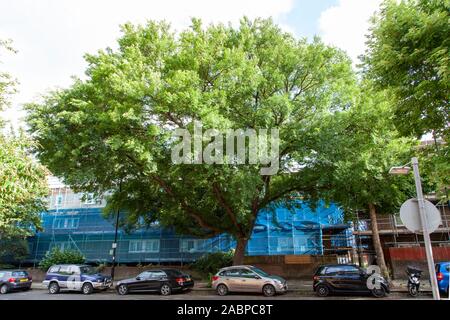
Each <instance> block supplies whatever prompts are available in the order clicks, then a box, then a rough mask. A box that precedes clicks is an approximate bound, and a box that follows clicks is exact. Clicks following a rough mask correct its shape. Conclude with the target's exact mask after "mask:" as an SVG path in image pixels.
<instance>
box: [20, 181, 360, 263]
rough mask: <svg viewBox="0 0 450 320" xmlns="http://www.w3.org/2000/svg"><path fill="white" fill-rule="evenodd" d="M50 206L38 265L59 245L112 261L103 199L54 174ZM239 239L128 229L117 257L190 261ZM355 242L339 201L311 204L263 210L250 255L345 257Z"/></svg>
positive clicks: (34, 255) (37, 240) (35, 250)
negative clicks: (74, 188)
mask: <svg viewBox="0 0 450 320" xmlns="http://www.w3.org/2000/svg"><path fill="white" fill-rule="evenodd" d="M49 185H50V189H51V194H50V196H49V210H48V211H47V212H44V213H42V214H41V217H42V226H43V231H41V232H38V233H36V235H35V236H33V237H30V238H29V246H30V256H29V258H28V260H27V261H26V262H28V263H33V264H35V263H37V262H39V261H40V260H41V259H42V257H43V256H44V255H45V254H46V252H47V251H49V250H51V249H52V248H54V247H58V248H60V249H68V248H70V249H74V250H78V251H80V252H81V253H82V254H83V255H84V256H85V257H86V260H87V261H88V262H92V263H108V262H111V259H112V256H111V251H112V244H113V242H114V233H115V225H114V223H115V222H114V221H112V220H109V219H106V218H105V217H104V216H103V213H102V210H103V208H104V207H105V204H106V203H105V201H104V200H103V199H95V198H94V197H93V196H92V195H90V194H77V193H74V192H72V190H71V189H70V188H68V187H67V186H65V185H64V184H62V183H61V182H59V181H58V180H57V179H56V178H53V177H51V178H49ZM234 245H235V242H234V240H233V238H232V237H231V236H229V235H227V234H223V235H219V236H216V237H213V238H210V239H198V238H193V237H189V236H183V235H178V234H176V233H175V232H174V231H173V230H172V229H171V228H162V227H160V226H159V225H158V224H153V225H151V226H149V227H148V228H145V229H139V230H135V231H133V232H131V233H127V232H126V231H125V230H121V229H119V231H118V241H117V252H116V254H117V258H116V261H117V262H119V263H122V264H138V263H140V264H150V263H152V264H154V263H158V264H164V263H189V262H192V261H194V260H196V259H198V258H199V257H200V256H202V255H204V254H205V253H209V252H216V251H228V250H230V249H233V248H234ZM353 246H354V241H353V235H352V231H351V228H350V225H348V224H345V223H344V215H343V212H342V210H341V209H340V208H338V207H337V206H336V205H334V204H331V205H326V204H325V203H322V202H320V203H318V205H317V208H316V209H314V210H313V209H311V208H310V207H309V206H308V205H307V204H306V203H302V205H301V208H299V209H296V210H294V212H292V211H289V210H288V209H286V208H283V207H280V208H277V209H276V210H275V212H273V211H267V210H262V211H261V212H260V213H259V215H258V219H257V221H256V223H255V227H254V230H253V233H252V236H251V239H250V240H249V243H248V246H247V255H290V254H295V255H323V254H340V255H345V254H347V253H348V251H349V250H350V249H351V248H352V247H353Z"/></svg>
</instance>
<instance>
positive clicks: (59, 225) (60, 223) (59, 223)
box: [53, 218, 80, 229]
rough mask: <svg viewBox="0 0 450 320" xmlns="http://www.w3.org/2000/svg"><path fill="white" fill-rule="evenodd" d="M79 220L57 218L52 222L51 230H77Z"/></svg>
mask: <svg viewBox="0 0 450 320" xmlns="http://www.w3.org/2000/svg"><path fill="white" fill-rule="evenodd" d="M79 223H80V219H79V218H57V219H55V221H54V222H53V229H77V228H78V225H79Z"/></svg>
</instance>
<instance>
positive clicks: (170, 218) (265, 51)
mask: <svg viewBox="0 0 450 320" xmlns="http://www.w3.org/2000/svg"><path fill="white" fill-rule="evenodd" d="M122 32H123V35H122V37H121V38H120V39H119V40H118V49H117V50H112V49H110V48H107V49H105V50H101V51H99V52H98V53H97V54H95V55H86V60H87V62H88V63H89V67H88V69H87V70H86V78H87V79H86V80H84V81H82V80H77V81H76V82H75V83H74V84H73V85H72V86H71V87H70V88H69V89H66V90H60V91H56V92H53V93H52V94H50V95H49V96H47V97H46V98H45V100H44V101H43V102H41V103H31V104H29V105H28V106H27V110H28V112H29V117H28V124H29V126H30V131H31V133H32V134H33V136H34V137H35V138H36V140H37V144H36V152H37V156H38V157H39V159H40V161H41V162H42V163H43V164H45V165H46V166H47V167H48V168H49V169H50V170H51V171H52V172H53V173H54V174H55V175H57V176H61V177H63V178H64V179H65V182H66V183H68V184H70V185H71V186H73V187H74V188H75V190H83V191H89V192H96V193H99V194H101V193H105V192H112V194H111V195H110V198H109V206H108V209H112V208H117V207H120V208H122V209H123V210H125V211H126V212H127V215H126V216H125V217H126V220H127V222H129V223H132V224H134V225H138V224H139V223H144V224H148V223H151V222H152V221H155V220H159V221H160V222H161V223H162V224H163V225H168V226H174V227H175V228H176V230H177V231H178V232H183V233H189V234H193V235H197V236H211V235H214V234H219V233H223V232H227V233H229V234H231V235H233V236H234V237H235V238H236V239H237V241H238V245H237V250H236V256H235V262H236V263H238V262H241V261H242V255H243V250H244V249H245V244H246V241H247V240H248V238H249V236H250V234H251V231H252V229H253V224H254V222H255V219H256V216H257V213H258V211H259V210H260V209H261V208H264V207H267V206H270V205H271V204H274V203H277V202H280V201H284V200H286V199H288V198H289V196H290V195H291V194H292V192H293V191H295V192H297V195H300V196H303V197H304V198H305V199H306V200H308V199H317V198H318V197H319V191H320V190H325V189H327V188H329V185H328V184H327V179H325V178H324V177H325V176H326V175H327V168H329V167H330V165H331V164H330V161H329V159H321V158H320V156H318V155H317V152H316V150H315V149H314V148H315V145H316V143H317V141H318V140H320V139H322V137H320V136H318V132H319V131H320V130H318V128H319V127H320V126H321V122H322V119H323V117H324V116H325V115H328V114H331V113H334V112H335V111H336V110H344V109H346V108H349V106H350V105H351V103H352V100H353V94H354V92H355V82H356V81H355V76H354V74H353V72H352V69H351V63H350V60H349V58H348V57H347V56H346V55H345V54H344V53H343V52H341V51H340V50H338V49H336V48H333V47H329V46H326V45H324V44H323V43H322V42H321V41H320V40H319V39H317V38H316V39H314V41H312V42H310V43H309V42H307V41H306V40H305V39H300V40H297V39H295V38H294V37H293V36H291V35H290V34H288V33H285V32H283V31H282V30H280V28H279V27H277V26H276V25H274V24H273V23H272V21H271V20H263V19H256V20H255V21H250V20H248V19H243V20H242V21H241V24H240V26H239V27H238V28H233V27H231V26H225V25H221V24H219V25H209V26H207V27H204V26H202V24H201V22H200V21H199V20H196V19H194V20H193V21H192V26H191V27H190V28H189V29H187V30H184V31H182V32H181V33H180V34H174V33H173V32H172V31H171V29H170V27H169V26H168V25H167V24H166V23H163V22H162V23H157V22H152V21H150V22H148V23H147V24H146V25H132V24H126V25H124V26H123V27H122ZM194 120H198V121H201V122H202V124H203V128H204V130H206V129H211V128H214V129H217V130H226V129H243V130H246V129H255V130H258V129H261V128H264V129H269V130H270V129H273V128H276V129H279V138H280V139H279V140H280V145H279V150H280V154H279V157H278V159H279V162H280V170H279V171H278V172H277V173H276V174H275V175H261V174H260V169H261V164H248V163H246V164H240V165H236V164H235V163H226V164H221V165H217V164H202V165H198V164H197V165H189V164H174V163H172V161H171V158H170V157H171V149H172V147H173V146H174V144H175V143H177V142H178V140H174V139H173V137H172V133H173V131H174V130H175V129H177V128H184V129H187V130H189V132H192V131H193V122H194ZM205 140H208V139H205ZM205 140H204V141H203V144H204V145H205V144H206V143H207V141H205ZM293 168H301V170H293ZM119 186H120V187H119ZM120 190H122V191H120Z"/></svg>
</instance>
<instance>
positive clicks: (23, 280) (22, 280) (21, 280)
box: [20, 279, 28, 282]
mask: <svg viewBox="0 0 450 320" xmlns="http://www.w3.org/2000/svg"><path fill="white" fill-rule="evenodd" d="M27 281H28V279H20V282H27Z"/></svg>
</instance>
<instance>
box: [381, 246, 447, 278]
mask: <svg viewBox="0 0 450 320" xmlns="http://www.w3.org/2000/svg"><path fill="white" fill-rule="evenodd" d="M384 254H385V258H386V260H387V261H388V262H389V263H390V267H391V270H392V275H393V278H394V279H406V278H407V275H406V268H407V266H415V267H418V268H420V269H422V270H423V271H424V272H423V274H422V275H423V276H424V278H425V279H429V273H428V265H427V261H426V253H425V248H424V247H409V248H386V249H385V251H384ZM433 258H434V262H435V263H437V262H440V261H450V246H449V247H433Z"/></svg>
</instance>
